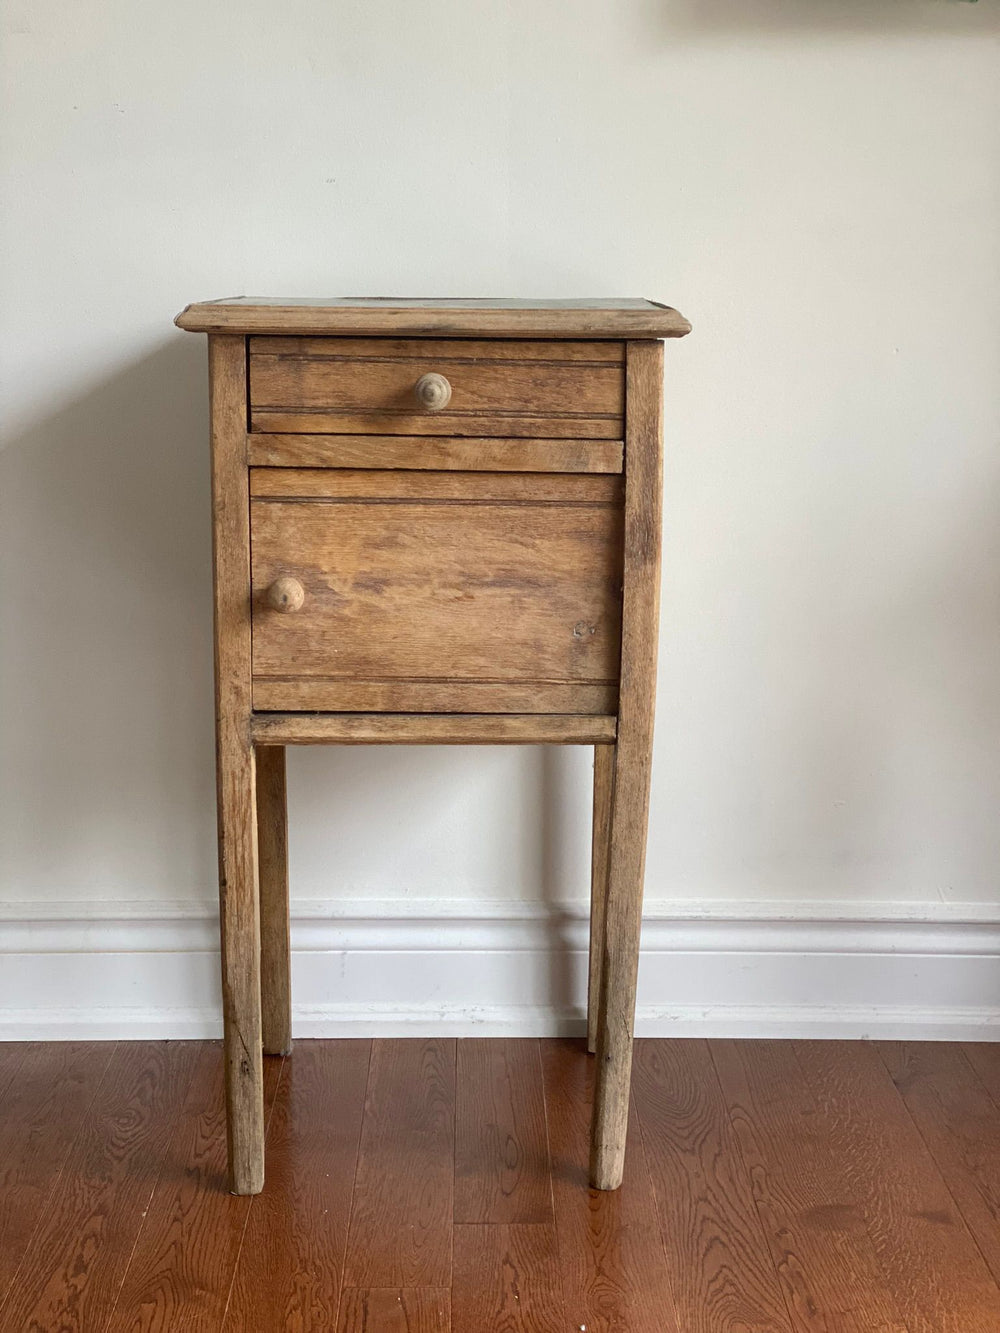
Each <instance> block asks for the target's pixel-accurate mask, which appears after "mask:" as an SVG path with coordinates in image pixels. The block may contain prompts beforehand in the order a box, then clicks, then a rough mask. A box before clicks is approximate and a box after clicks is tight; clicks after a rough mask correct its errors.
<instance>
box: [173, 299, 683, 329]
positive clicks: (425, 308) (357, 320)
mask: <svg viewBox="0 0 1000 1333" xmlns="http://www.w3.org/2000/svg"><path fill="white" fill-rule="evenodd" d="M174 323H175V324H177V326H178V328H182V329H188V330H190V331H191V332H195V333H254V334H294V335H310V336H311V335H330V334H335V335H356V336H357V335H360V336H365V335H372V334H376V335H383V334H388V335H393V334H395V335H397V336H404V337H421V336H425V335H429V336H434V335H438V336H449V335H451V336H455V337H486V338H573V339H576V338H584V339H593V338H682V337H683V336H684V335H685V334H686V333H690V331H691V325H690V324H689V323H688V321H687V320H686V319H685V318H684V316H683V315H680V314H678V312H677V311H676V310H672V309H671V308H670V307H669V306H665V305H660V304H659V303H658V302H656V301H645V300H641V299H639V298H632V297H628V298H619V299H615V300H606V299H602V298H595V299H588V300H574V301H519V300H509V299H503V298H498V299H492V300H490V299H486V300H438V301H427V300H415V299H406V298H400V297H396V298H392V297H386V298H368V299H362V298H357V297H338V298H331V299H327V300H316V299H309V300H297V299H292V300H289V299H284V300H282V299H276V300H266V299H260V298H254V297H238V298H230V299H228V300H224V301H203V302H198V303H195V304H193V305H189V306H187V307H185V309H184V310H182V311H181V313H180V314H179V315H178V316H177V318H176V319H175V321H174Z"/></svg>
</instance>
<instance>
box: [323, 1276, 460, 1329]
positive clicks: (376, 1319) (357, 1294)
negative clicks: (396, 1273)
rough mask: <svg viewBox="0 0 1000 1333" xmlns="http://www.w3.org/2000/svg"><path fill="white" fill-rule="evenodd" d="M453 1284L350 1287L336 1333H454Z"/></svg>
mask: <svg viewBox="0 0 1000 1333" xmlns="http://www.w3.org/2000/svg"><path fill="white" fill-rule="evenodd" d="M451 1328H452V1323H451V1288H450V1287H411V1288H409V1289H406V1288H394V1287H369V1288H359V1287H348V1288H347V1289H346V1290H345V1291H344V1295H343V1298H342V1299H341V1302H340V1321H339V1323H338V1324H337V1333H451Z"/></svg>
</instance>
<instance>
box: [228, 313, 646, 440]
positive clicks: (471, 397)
mask: <svg viewBox="0 0 1000 1333" xmlns="http://www.w3.org/2000/svg"><path fill="white" fill-rule="evenodd" d="M580 346H581V345H580V344H573V343H569V344H563V343H558V342H548V343H535V344H525V343H514V342H512V343H504V342H496V341H494V342H488V343H484V342H476V341H474V340H454V341H451V342H449V341H446V340H436V341H427V340H425V339H410V340H404V339H386V338H373V339H358V338H353V339H347V340H342V339H339V338H327V339H310V340H306V341H305V342H304V344H303V342H302V341H299V340H291V339H277V340H268V341H267V343H266V345H265V347H262V346H261V343H260V341H259V340H258V339H256V338H252V339H251V340H250V428H251V430H252V431H256V430H260V429H264V430H279V431H291V432H295V431H306V432H310V431H312V430H316V429H318V430H320V431H328V432H330V433H332V434H336V433H338V432H346V433H348V434H358V433H360V434H364V433H366V432H373V433H375V434H395V433H399V434H403V435H428V434H430V435H501V436H504V435H515V436H516V435H527V436H542V437H544V436H569V437H570V438H573V437H580V438H584V439H587V438H601V437H605V438H611V439H620V438H621V417H622V399H623V375H622V367H621V360H622V358H621V346H620V344H610V347H611V348H613V349H614V352H613V353H611V354H610V355H609V354H607V353H606V354H604V355H603V356H601V349H602V346H603V345H602V344H600V343H597V344H587V345H585V350H584V355H585V356H586V353H587V351H590V350H591V349H593V351H592V353H591V356H590V357H588V358H587V359H584V358H583V357H581V356H580ZM564 347H565V348H566V352H567V354H566V355H561V354H560V353H561V351H562V349H563V348H564ZM300 349H302V350H300ZM539 351H541V352H542V353H543V354H544V359H541V357H540V356H539ZM526 353H527V354H526ZM428 385H432V386H434V387H438V386H440V392H439V394H438V396H437V397H436V398H435V399H434V400H433V402H434V404H436V408H437V410H435V407H433V406H432V407H429V406H428V403H427V401H426V399H425V398H424V397H423V396H422V394H421V390H426V388H427V386H428Z"/></svg>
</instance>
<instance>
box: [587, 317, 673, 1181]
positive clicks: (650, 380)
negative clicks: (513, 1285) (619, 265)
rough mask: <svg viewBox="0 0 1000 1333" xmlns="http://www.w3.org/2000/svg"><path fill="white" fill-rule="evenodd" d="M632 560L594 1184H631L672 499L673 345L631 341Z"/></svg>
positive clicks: (628, 457)
mask: <svg viewBox="0 0 1000 1333" xmlns="http://www.w3.org/2000/svg"><path fill="white" fill-rule="evenodd" d="M626 394H627V401H626V425H625V532H624V543H625V568H624V592H623V606H622V629H621V635H622V639H621V668H622V669H621V682H620V691H619V704H618V738H617V741H616V744H615V757H614V776H613V780H612V800H611V836H610V852H609V860H608V885H607V897H606V901H605V912H604V948H603V957H602V960H601V990H600V999H599V1023H598V1032H597V1062H598V1071H597V1092H596V1097H595V1101H594V1130H593V1140H592V1144H591V1177H590V1178H591V1183H592V1184H593V1185H594V1186H596V1188H598V1189H616V1188H617V1187H618V1185H619V1184H620V1183H621V1179H622V1170H623V1158H624V1153H625V1134H626V1129H627V1126H628V1100H629V1075H630V1070H631V1065H632V1033H633V1028H634V1024H635V995H636V982H637V977H638V968H639V933H640V927H641V923H642V889H643V877H644V873H645V865H646V826H647V823H648V817H649V782H650V775H651V771H652V762H653V714H654V708H655V699H656V653H657V642H658V626H659V599H660V528H661V513H662V505H663V441H662V435H663V430H662V402H663V344H662V343H658V342H657V343H645V342H630V343H629V344H628V346H627V349H626Z"/></svg>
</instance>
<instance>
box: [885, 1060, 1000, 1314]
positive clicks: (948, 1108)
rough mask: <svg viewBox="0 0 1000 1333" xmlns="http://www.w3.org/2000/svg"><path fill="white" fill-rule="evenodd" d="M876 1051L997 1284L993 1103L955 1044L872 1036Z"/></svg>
mask: <svg viewBox="0 0 1000 1333" xmlns="http://www.w3.org/2000/svg"><path fill="white" fill-rule="evenodd" d="M878 1050H879V1054H880V1055H881V1056H882V1059H883V1061H884V1063H885V1065H886V1067H887V1069H888V1070H889V1073H890V1075H891V1076H892V1081H893V1083H894V1084H895V1085H896V1088H897V1089H898V1090H899V1094H900V1096H901V1097H902V1099H903V1101H904V1102H905V1104H906V1108H907V1110H908V1111H909V1112H910V1115H911V1117H912V1119H913V1122H914V1124H915V1125H916V1126H917V1129H918V1130H919V1131H920V1135H921V1137H922V1138H923V1140H924V1143H925V1144H926V1145H927V1148H928V1149H929V1151H930V1154H931V1156H932V1157H933V1158H934V1161H935V1163H936V1164H937V1167H938V1170H939V1171H940V1172H941V1174H942V1176H943V1177H944V1179H945V1181H946V1182H947V1185H948V1190H949V1192H950V1194H951V1196H952V1198H953V1199H954V1200H955V1203H956V1204H957V1205H958V1208H959V1211H960V1212H961V1214H962V1217H963V1219H964V1221H965V1224H966V1226H967V1227H968V1228H969V1230H970V1231H971V1233H972V1235H973V1238H974V1239H975V1242H976V1244H977V1245H978V1247H979V1250H980V1252H981V1254H982V1256H983V1258H984V1259H985V1260H986V1262H987V1264H988V1265H989V1268H990V1272H991V1273H992V1274H993V1278H994V1280H995V1281H998V1282H1000V1121H998V1118H997V1106H996V1103H995V1102H994V1101H993V1099H992V1097H991V1096H990V1094H989V1092H988V1091H987V1090H986V1088H985V1087H984V1086H983V1084H982V1082H981V1080H980V1079H979V1077H978V1075H977V1074H976V1073H975V1071H974V1070H973V1068H972V1065H971V1064H970V1063H969V1061H968V1059H967V1058H966V1056H965V1054H964V1053H963V1051H962V1048H961V1046H958V1045H955V1044H954V1043H947V1042H936V1041H934V1042H932V1041H928V1042H879V1043H878ZM998 1309H1000V1295H998Z"/></svg>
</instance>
